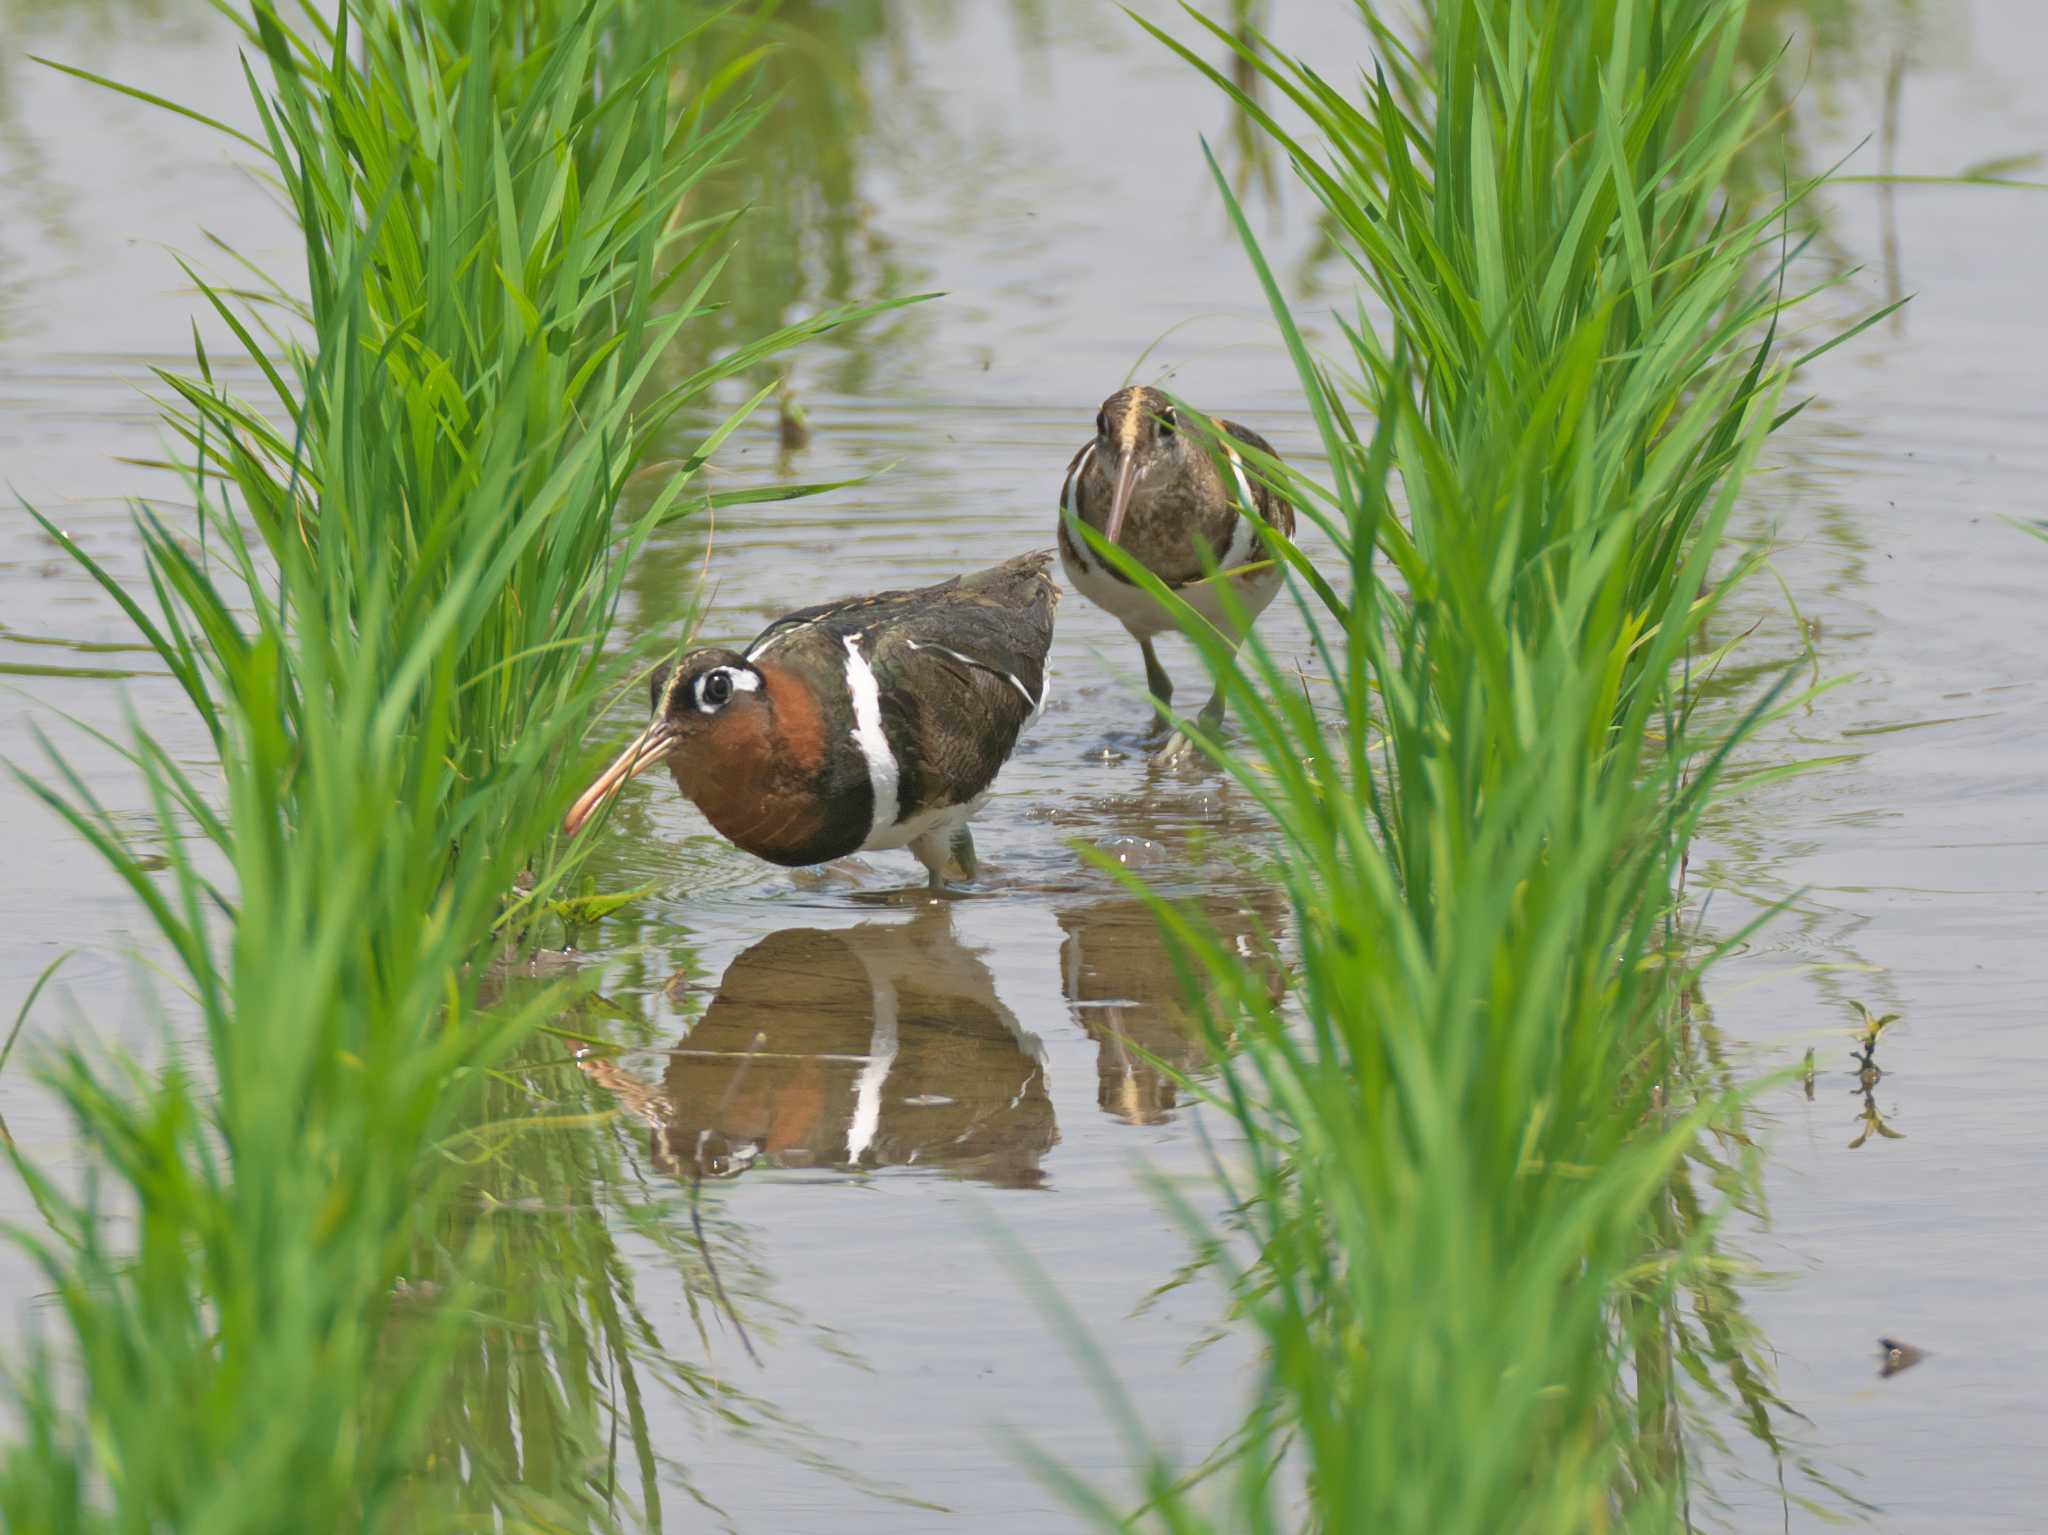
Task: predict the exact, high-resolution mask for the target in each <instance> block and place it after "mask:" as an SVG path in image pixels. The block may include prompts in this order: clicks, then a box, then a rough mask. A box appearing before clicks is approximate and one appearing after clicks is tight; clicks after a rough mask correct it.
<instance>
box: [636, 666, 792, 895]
mask: <svg viewBox="0 0 2048 1535" xmlns="http://www.w3.org/2000/svg"><path fill="white" fill-rule="evenodd" d="M755 669H756V670H757V671H759V672H760V674H761V684H762V691H763V693H764V694H765V697H764V699H763V700H762V703H763V705H764V706H762V707H755V708H748V709H741V710H734V711H731V712H730V713H728V714H725V715H721V716H719V717H718V718H717V719H715V720H713V721H711V722H710V723H709V725H708V726H707V727H706V728H705V729H704V730H702V731H699V732H696V733H695V734H696V738H695V739H694V740H691V741H689V742H688V743H687V744H685V745H684V746H682V747H681V748H679V749H678V750H677V751H675V752H673V753H671V754H670V756H669V771H670V773H671V774H673V775H674V777H675V781H676V787H677V788H678V789H680V790H682V792H683V794H684V795H685V796H686V797H687V798H688V799H689V800H691V801H692V802H693V803H694V804H695V805H696V806H697V808H698V809H699V810H701V811H703V812H704V818H705V819H706V820H707V821H709V822H710V823H711V824H712V825H713V826H714V827H716V828H717V830H718V832H719V834H720V835H721V836H723V837H725V838H727V839H728V840H729V841H732V842H734V843H736V844H738V845H739V846H740V847H742V848H744V849H745V850H746V851H747V852H750V853H752V854H754V855H755V856H756V857H762V858H769V859H776V858H778V856H779V855H788V854H791V853H793V852H795V851H797V850H800V849H802V848H805V847H807V846H809V845H810V844H811V843H812V842H813V841H815V840H816V838H817V837H818V835H819V833H820V832H822V831H823V830H824V827H825V820H826V817H825V811H824V808H823V806H822V804H821V801H820V797H819V792H818V785H819V781H820V779H821V778H822V777H823V775H824V769H825V757H826V741H825V717H824V712H823V710H822V709H821V708H820V707H819V702H818V696H817V693H816V692H815V691H814V690H813V689H812V688H811V687H810V686H808V685H807V684H806V683H805V681H804V679H803V678H801V677H800V676H798V675H797V674H796V673H795V672H793V671H791V670H790V669H789V668H787V667H785V666H780V665H778V664H776V663H775V662H773V661H767V660H764V661H760V662H757V663H756V664H755Z"/></svg>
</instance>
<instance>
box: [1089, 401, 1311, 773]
mask: <svg viewBox="0 0 2048 1535" xmlns="http://www.w3.org/2000/svg"><path fill="white" fill-rule="evenodd" d="M1208 426H1209V428H1210V433H1209V434H1205V433H1203V432H1202V431H1201V430H1200V429H1199V428H1197V427H1196V426H1195V424H1194V423H1192V422H1183V421H1182V419H1181V413H1180V410H1179V408H1178V407H1177V406H1175V405H1174V403H1173V401H1172V400H1170V399H1168V398H1167V397H1166V396H1165V395H1164V394H1162V393H1161V392H1160V391H1159V390H1157V389H1149V388H1143V387H1139V388H1132V389H1119V390H1118V391H1117V392H1116V393H1115V394H1113V395H1111V396H1110V397H1109V398H1108V399H1107V400H1104V401H1103V402H1102V409H1101V410H1100V411H1099V412H1097V414H1096V417H1095V435H1094V436H1093V437H1092V438H1090V439H1089V440H1088V441H1087V442H1085V443H1083V444H1082V445H1081V450H1080V451H1079V452H1078V453H1076V454H1075V455H1074V459H1073V462H1072V463H1070V464H1069V465H1068V466H1067V477H1066V480H1065V482H1064V483H1063V484H1062V485H1061V487H1060V520H1059V547H1060V562H1061V564H1062V565H1063V566H1064V567H1065V568H1066V572H1067V579H1068V580H1069V581H1071V582H1072V583H1073V584H1074V587H1075V589H1076V590H1077V591H1079V592H1080V593H1081V594H1082V595H1083V596H1084V597H1086V598H1087V599H1088V600H1089V601H1090V602H1093V603H1094V604H1095V605H1096V606H1097V607H1099V608H1102V609H1103V610H1105V611H1106V612H1108V613H1109V614H1110V615H1111V616H1112V617H1113V618H1115V619H1116V620H1117V621H1118V622H1119V623H1121V624H1122V625H1123V626H1124V628H1125V629H1127V630H1129V631H1130V635H1131V638H1132V639H1134V640H1136V641H1137V642H1138V649H1139V650H1140V652H1142V653H1143V655H1144V657H1145V685H1146V687H1147V688H1148V689H1149V690H1150V692H1151V694H1152V697H1153V698H1154V699H1156V700H1157V701H1158V703H1159V705H1160V708H1161V710H1163V708H1164V706H1166V705H1168V704H1170V703H1171V702H1172V701H1173V680H1172V679H1171V678H1170V677H1168V676H1167V675H1166V669H1165V668H1164V667H1162V666H1161V665H1160V664H1159V656H1158V654H1157V652H1156V651H1154V650H1153V648H1152V641H1153V639H1154V638H1155V637H1156V636H1157V635H1159V634H1162V633H1164V632H1165V631H1167V630H1169V629H1172V628H1175V627H1176V623H1175V620H1174V618H1173V617H1172V615H1171V614H1169V613H1168V612H1167V610H1166V608H1165V607H1164V606H1163V605H1162V604H1161V603H1159V602H1157V601H1155V600H1154V599H1153V598H1152V597H1151V595H1150V594H1149V593H1147V592H1146V591H1145V590H1144V589H1143V588H1142V587H1140V586H1139V585H1138V584H1137V583H1136V582H1134V581H1132V580H1131V579H1130V578H1129V577H1127V576H1125V575H1124V574H1123V573H1122V572H1120V571H1118V570H1115V569H1114V568H1112V567H1111V566H1110V565H1109V564H1108V562H1106V561H1104V560H1103V559H1101V558H1100V557H1099V556H1097V555H1096V554H1095V553H1093V552H1092V551H1090V550H1089V549H1088V547H1087V545H1086V543H1085V542H1084V541H1083V540H1082V539H1081V538H1080V537H1078V536H1077V535H1076V534H1075V532H1074V530H1073V529H1072V528H1070V527H1069V526H1068V525H1067V519H1068V517H1069V516H1070V515H1071V516H1073V517H1075V518H1078V519H1079V520H1080V521H1082V522H1085V523H1087V524H1088V525H1089V526H1090V527H1092V528H1094V529H1095V531H1096V532H1098V533H1100V534H1101V535H1102V536H1103V537H1104V538H1105V539H1107V540H1108V541H1109V542H1110V543H1112V544H1117V545H1119V546H1120V547H1122V548H1123V549H1124V550H1125V551H1126V552H1128V553H1129V554H1130V556H1131V557H1132V558H1133V559H1134V560H1136V561H1137V562H1138V563H1139V564H1140V565H1143V566H1144V567H1145V568H1146V569H1147V570H1149V571H1151V572H1152V574H1153V575H1155V576H1157V577H1158V578H1159V579H1160V580H1161V581H1162V582H1164V583H1165V584H1166V586H1167V587H1168V588H1170V589H1171V590H1172V591H1173V592H1174V593H1175V595H1177V596H1179V597H1180V598H1181V599H1182V600H1183V601H1185V602H1186V603H1187V604H1188V605H1189V606H1190V607H1191V608H1193V609H1194V611H1195V613H1196V614H1197V615H1198V616H1199V618H1200V619H1201V620H1202V621H1204V622H1206V623H1208V624H1210V625H1212V626H1214V627H1215V628H1216V629H1218V630H1220V631H1222V632H1223V633H1224V634H1225V635H1227V636H1228V637H1229V638H1230V639H1231V640H1232V642H1233V643H1234V644H1242V643H1243V640H1244V636H1245V635H1246V634H1247V633H1248V632H1249V631H1250V629H1251V625H1252V622H1253V620H1255V619H1256V618H1257V617H1258V616H1259V614H1261V613H1262V612H1264V611H1265V610H1266V607H1267V605H1268V604H1269V603H1271V602H1272V600H1273V598H1274V596H1275V595H1276V594H1278V592H1279V590H1280V587H1281V584H1282V580H1283V577H1282V572H1281V567H1280V563H1279V561H1278V560H1276V559H1275V558H1274V557H1273V555H1272V552H1271V551H1270V550H1269V549H1268V548H1267V547H1266V544H1265V541H1264V539H1262V538H1261V537H1260V535H1259V530H1258V526H1257V523H1255V522H1254V521H1253V520H1252V518H1250V517H1247V516H1245V515H1244V509H1245V508H1249V509H1250V510H1251V511H1252V512H1254V513H1256V514H1257V517H1258V518H1259V520H1260V521H1263V522H1264V523H1265V524H1266V525H1267V526H1268V527H1270V528H1272V529H1273V530H1274V531H1275V532H1277V533H1279V534H1280V535H1281V536H1282V537H1286V538H1292V537H1293V536H1294V507H1293V506H1292V504H1290V503H1289V502H1288V501H1287V500H1286V498H1285V497H1283V496H1281V495H1279V494H1278V493H1277V492H1275V491H1274V490H1273V489H1272V487H1271V486H1269V485H1267V484H1265V483H1264V482H1263V481H1262V480H1261V479H1260V478H1259V476H1258V474H1257V472H1256V471H1255V470H1254V469H1252V468H1251V467H1250V466H1249V465H1248V464H1247V463H1246V460H1245V457H1244V455H1243V454H1242V453H1240V452H1239V451H1238V449H1239V448H1240V447H1244V448H1250V449H1251V450H1252V451H1254V452H1255V453H1259V454H1262V455H1264V456H1265V457H1267V458H1277V457H1278V455H1277V454H1275V453H1274V452H1273V447H1272V444H1271V443H1269V442H1267V441H1266V439H1265V438H1263V437H1261V436H1260V435H1259V434H1258V433H1257V432H1254V431H1253V430H1252V429H1251V428H1250V427H1246V426H1239V425H1238V424H1237V423H1236V422H1235V421H1224V420H1220V419H1217V418H1209V420H1208ZM1211 434H1213V440H1214V443H1215V445H1216V448H1217V449H1218V450H1219V451H1218V452H1216V453H1214V454H1212V451H1211V447H1210V440H1209V438H1210V435H1211ZM1226 590H1228V591H1229V592H1230V593H1232V594H1233V595H1234V596H1235V598H1236V601H1235V602H1234V603H1232V602H1230V601H1227V600H1226V599H1225V597H1224V592H1225V591H1226ZM1223 713H1224V697H1223V688H1222V685H1221V684H1220V683H1219V684H1218V685H1217V687H1216V689H1215V691H1214V692H1213V693H1212V694H1211V695H1210V698H1209V702H1208V703H1207V704H1206V705H1205V706H1204V707H1203V709H1202V712H1201V715H1200V716H1199V718H1198V720H1197V723H1198V724H1199V725H1200V727H1201V728H1202V730H1203V731H1204V732H1205V733H1207V734H1210V735H1214V734H1215V732H1216V730H1217V728H1218V727H1219V726H1221V725H1222V723H1223ZM1163 719H1164V715H1163V713H1161V712H1160V711H1159V710H1148V712H1147V715H1146V720H1145V728H1146V732H1147V734H1148V735H1156V732H1157V731H1158V730H1159V729H1161V728H1163V725H1162V724H1161V723H1160V722H1161V721H1163ZM1191 744H1192V743H1191V742H1190V740H1189V738H1188V737H1187V736H1185V735H1181V734H1176V735H1174V736H1173V738H1172V739H1171V740H1169V741H1167V742H1166V744H1165V745H1164V746H1162V747H1161V748H1160V749H1159V751H1158V752H1157V753H1156V754H1155V755H1154V757H1153V759H1152V760H1153V761H1154V762H1156V763H1159V764H1160V765H1162V766H1165V765H1168V764H1171V763H1173V762H1175V761H1177V760H1179V758H1180V757H1181V756H1182V755H1183V754H1185V753H1186V752H1187V751H1188V750H1189V748H1190V746H1191Z"/></svg>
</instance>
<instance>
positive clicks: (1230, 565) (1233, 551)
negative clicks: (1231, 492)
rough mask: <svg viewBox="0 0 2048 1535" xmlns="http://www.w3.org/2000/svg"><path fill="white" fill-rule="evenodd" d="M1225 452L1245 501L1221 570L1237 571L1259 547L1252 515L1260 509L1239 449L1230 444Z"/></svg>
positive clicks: (1232, 530)
mask: <svg viewBox="0 0 2048 1535" xmlns="http://www.w3.org/2000/svg"><path fill="white" fill-rule="evenodd" d="M1223 451H1224V452H1225V453H1226V454H1227V455H1229V458H1230V477H1231V478H1232V479H1233V480H1235V481H1237V493H1238V495H1239V496H1240V497H1242V498H1243V499H1242V500H1241V501H1240V503H1239V508H1238V513H1237V521H1236V523H1234V524H1233V525H1232V527H1231V529H1230V547H1229V548H1228V549H1227V550H1225V551H1224V554H1223V563H1222V565H1221V566H1220V567H1218V568H1219V569H1222V570H1235V569H1236V568H1237V567H1238V566H1240V565H1242V564H1244V563H1245V562H1246V561H1248V560H1250V559H1251V557H1252V550H1253V549H1254V548H1256V547H1257V545H1258V538H1259V530H1258V529H1257V528H1256V527H1254V526H1253V525H1252V514H1254V513H1256V512H1257V511H1258V509H1259V503H1258V498H1257V497H1255V496H1254V495H1253V494H1252V482H1251V480H1250V479H1249V478H1247V477H1246V475H1245V472H1244V460H1243V459H1242V458H1240V457H1238V453H1237V449H1235V448H1233V447H1232V446H1230V444H1229V443H1227V442H1226V443H1225V444H1224V445H1223Z"/></svg>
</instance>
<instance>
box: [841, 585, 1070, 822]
mask: <svg viewBox="0 0 2048 1535" xmlns="http://www.w3.org/2000/svg"><path fill="white" fill-rule="evenodd" d="M1051 561H1052V554H1051V551H1049V550H1048V551H1045V552H1042V553H1038V554H1031V555H1024V556H1020V557H1019V558H1017V559H1014V560H1009V561H1006V562H1005V563H1003V564H1001V565H998V566H995V567H994V568H992V569H990V570H985V571H980V572H978V573H976V574H974V575H971V576H965V577H962V578H961V579H960V580H959V581H958V582H955V583H952V584H950V585H948V586H947V587H946V588H944V589H943V590H939V591H935V592H933V593H932V594H931V599H930V600H929V601H925V602H921V603H918V604H916V605H914V606H913V607H911V608H909V609H907V610H905V611H903V612H901V613H897V614H892V615H891V617H890V619H889V621H888V622H887V623H886V624H883V625H879V626H877V627H876V628H875V629H874V630H872V631H871V632H870V633H869V634H868V635H867V636H866V640H865V644H866V647H867V648H866V654H867V655H868V658H869V662H870V664H871V665H872V666H873V667H874V668H875V676H876V680H877V681H878V682H879V684H880V686H881V695H882V696H881V709H882V728H883V729H884V731H886V732H887V734H888V737H889V743H890V746H891V749H892V750H893V751H894V753H895V756H896V759H897V763H898V771H899V773H900V775H901V776H900V780H899V783H898V789H897V793H898V799H899V802H900V803H901V805H902V813H903V814H904V815H905V816H909V815H913V814H916V813H917V812H918V811H921V810H928V809H932V808H935V807H938V806H942V805H957V804H962V803H965V802H966V801H968V800H971V799H973V798H974V797H975V796H976V795H977V794H980V793H981V792H982V791H983V790H984V789H986V788H987V787H988V786H989V785H990V784H991V783H992V782H994V780H995V776H996V773H997V771H998V770H999V769H1000V768H1001V767H1002V765H1003V763H1004V762H1005V761H1006V760H1007V759H1008V758H1009V755H1010V753H1011V751H1012V750H1013V749H1014V748H1015V747H1016V744H1017V737H1018V735H1019V733H1020V732H1021V731H1022V730H1023V728H1024V726H1025V724H1026V723H1027V722H1028V721H1029V720H1030V719H1031V718H1032V716H1033V715H1035V714H1036V713H1037V712H1038V710H1039V708H1040V707H1041V706H1042V705H1043V704H1044V702H1045V693H1046V670H1045V661H1046V654H1047V652H1048V651H1050V649H1051V648H1052V629H1053V608H1054V605H1055V604H1056V603H1057V602H1058V600H1059V589H1058V588H1057V587H1056V586H1054V585H1053V581H1052V575H1051V572H1050V568H1049V567H1050V565H1051Z"/></svg>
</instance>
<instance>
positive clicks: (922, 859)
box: [910, 826, 980, 890]
mask: <svg viewBox="0 0 2048 1535" xmlns="http://www.w3.org/2000/svg"><path fill="white" fill-rule="evenodd" d="M910 851H911V852H912V854H914V855H915V856H916V858H917V861H918V862H919V863H921V864H923V865H924V867H925V872H926V873H927V874H928V875H929V876H930V880H929V882H928V888H930V889H932V890H944V889H945V888H946V876H947V874H948V873H949V872H951V871H952V870H955V869H957V870H958V871H959V875H960V878H962V879H972V878H974V873H975V870H976V869H978V868H979V867H980V860H979V859H978V858H976V857H975V854H974V834H973V833H972V832H970V831H969V830H968V829H967V828H966V827H965V826H962V827H960V828H959V829H958V830H956V831H954V832H953V833H952V835H951V836H948V835H946V834H945V833H943V832H927V833H925V835H924V836H922V837H919V838H918V839H917V840H916V841H914V842H912V843H911V844H910Z"/></svg>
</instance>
